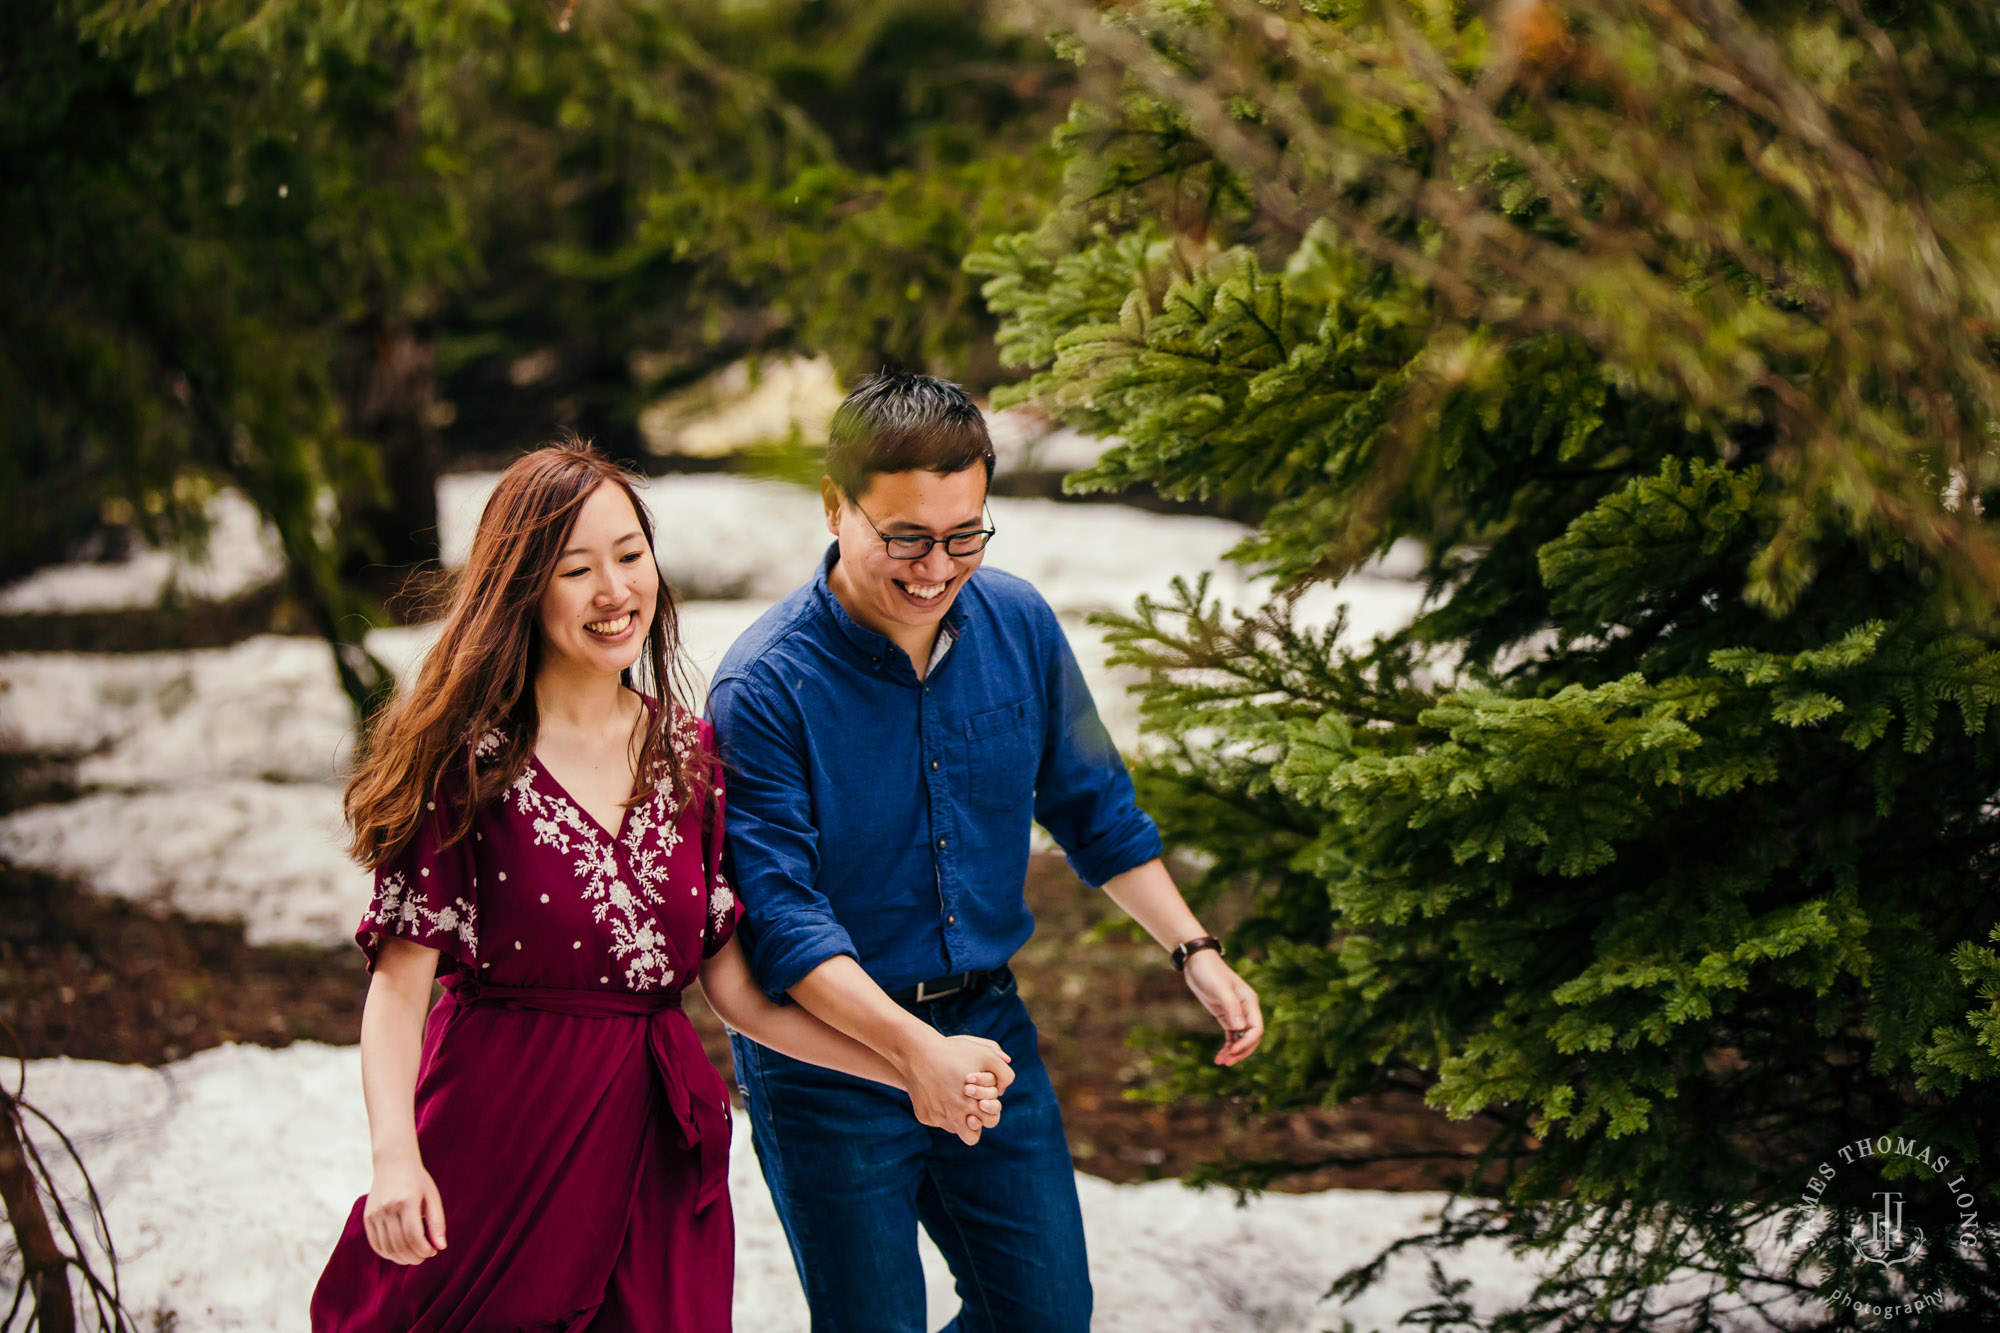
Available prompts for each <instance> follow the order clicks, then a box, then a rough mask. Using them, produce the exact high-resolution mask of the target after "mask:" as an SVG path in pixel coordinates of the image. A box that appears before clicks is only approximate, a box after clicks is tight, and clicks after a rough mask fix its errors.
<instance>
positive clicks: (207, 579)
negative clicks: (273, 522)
mask: <svg viewBox="0 0 2000 1333" xmlns="http://www.w3.org/2000/svg"><path fill="white" fill-rule="evenodd" d="M208 517H209V523H210V525H211V526H210V531H209V538H208V551H207V553H206V556H205V558H203V559H201V560H199V561H192V560H188V559H187V558H186V557H184V556H181V555H178V554H176V553H174V552H170V551H161V550H155V549H152V548H146V549H143V550H141V551H140V552H139V553H138V554H137V555H136V556H135V557H134V558H133V559H131V560H122V561H107V562H103V563H80V564H70V565H52V566H50V567H48V568H47V569H41V570H37V571H36V572H35V573H33V574H31V575H29V576H28V577H27V578H25V579H22V580H21V581H20V582H18V583H14V584H10V585H9V586H7V587H5V588H0V615H21V614H24V613H30V612H41V611H122V610H129V609H137V608H143V607H149V606H154V605H157V604H158V603H159V601H160V599H161V598H162V597H163V596H165V595H166V594H167V593H168V592H169V591H172V592H173V593H174V594H175V595H177V596H179V597H182V598H185V599H186V600H188V601H196V602H203V601H208V602H219V601H226V600H228V599H229V598H231V597H234V596H236V595H237V594H238V593H243V592H248V591H249V590H250V589H252V588H256V587H261V586H262V585H264V584H266V583H269V582H270V581H271V580H272V579H274V578H276V577H278V575H279V573H280V572H282V570H283V568H284V564H283V554H282V552H281V551H280V550H279V547H278V537H277V533H276V532H275V531H273V530H272V529H271V528H270V526H269V525H268V524H266V523H265V522H264V521H263V519H262V518H261V517H259V516H258V513H257V510H256V507H255V506H253V505H252V504H251V503H250V501H249V500H247V499H245V498H244V496H243V493H242V492H240V491H235V490H225V491H223V492H221V493H220V494H218V495H217V496H216V497H215V498H214V499H213V500H212V501H210V502H209V506H208Z"/></svg>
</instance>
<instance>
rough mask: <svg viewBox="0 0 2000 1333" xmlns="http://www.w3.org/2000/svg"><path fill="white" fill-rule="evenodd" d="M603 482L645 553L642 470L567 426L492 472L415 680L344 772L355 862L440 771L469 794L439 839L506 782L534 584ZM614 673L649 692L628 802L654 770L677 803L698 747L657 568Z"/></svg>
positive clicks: (378, 859)
mask: <svg viewBox="0 0 2000 1333" xmlns="http://www.w3.org/2000/svg"><path fill="white" fill-rule="evenodd" d="M606 482H609V483H611V484H612V485H615V486H617V487H619V488H620V489H622V490H623V491H624V492H625V494H626V497H627V498H628V499H630V500H631V501H632V509H633V512H634V513H636V514H637V515H638V516H639V527H640V529H641V530H642V531H643V532H644V533H645V537H646V549H647V551H648V552H649V553H650V552H651V551H652V549H653V519H652V515H650V514H649V513H647V511H646V506H645V505H643V504H641V503H639V496H638V494H637V491H636V487H638V486H642V485H644V484H645V483H644V479H643V478H640V477H639V476H637V475H636V474H634V473H631V472H628V471H626V470H625V469H624V468H622V467H620V466H618V465H617V464H616V463H613V462H611V461H610V460H609V459H607V458H605V457H604V455H602V454H600V453H599V452H597V450H596V449H594V448H592V447H591V446H590V444H588V443H587V442H585V441H583V440H579V439H575V438H570V439H567V440H564V441H562V442H560V443H556V444H549V445H544V446H543V447H541V448H539V449H536V450H535V451H534V452H533V453H530V454H527V455H524V456H523V457H521V458H518V459H516V460H515V461H514V464H513V466H512V467H509V468H508V469H507V470H506V472H504V473H502V474H501V477H500V481H499V484H498V485H496V486H495V487H494V488H493V494H492V495H491V496H489V497H488V498H487V501H486V508H485V510H484V511H483V512H482V513H481V514H480V516H479V531H478V532H477V533H476V534H475V535H474V537H473V539H472V556H471V558H470V559H469V560H467V561H466V565H465V569H464V571H463V572H462V573H461V574H460V575H459V577H458V580H457V583H456V586H455V587H454V588H453V590H452V592H451V595H450V601H449V603H448V604H447V607H446V610H445V613H444V626H443V629H442V631H441V632H440V633H439V635H438V640H437V642H436V644H434V645H433V646H432V647H431V650H430V652H429V654H428V655H426V656H425V658H424V662H423V665H422V667H421V668H419V670H418V672H417V678H416V683H415V684H414V685H412V686H411V687H410V688H409V689H406V690H404V691H402V692H401V693H399V694H398V695H397V696H396V698H395V699H393V700H392V701H391V702H390V703H389V705H388V707H387V708H385V709H384V710H383V711H382V713H381V714H380V716H379V717H378V718H377V719H376V721H375V724H374V726H373V727H372V728H370V729H369V732H368V734H367V735H366V736H364V737H363V739H362V744H361V755H360V758H359V760H358V762H357V763H356V764H355V769H354V776H353V777H351V778H350V779H348V783H347V794H346V809H347V823H348V828H349V829H350V830H351V832H352V839H351V841H350V843H349V845H348V853H349V854H350V855H351V856H353V857H354V859H355V860H357V861H359V862H361V863H362V864H363V865H364V866H367V867H369V868H371V869H372V868H374V867H375V866H378V865H380V864H382V862H384V861H386V860H388V859H389V858H390V857H392V856H394V855H395V854H396V853H397V852H398V851H400V850H402V848H403V846H404V845H405V844H406V843H408V842H409V840H410V838H411V837H412V836H414V834H415V833H416V830H417V826H418V825H419V823H421V822H422V818H423V815H424V811H425V804H426V802H427V801H431V800H434V799H436V796H437V793H438V791H439V790H440V788H441V786H442V785H443V784H444V782H445V780H446V778H447V775H448V774H450V775H452V776H453V777H454V779H455V780H454V781H453V782H452V783H451V785H452V786H453V788H454V789H455V790H456V791H457V792H460V793H469V794H470V799H465V800H461V801H459V802H457V804H458V805H459V807H460V808H459V809H458V810H457V811H456V819H455V827H454V829H453V830H452V832H451V834H450V836H449V839H448V841H450V842H456V841H457V840H459V839H460V838H463V837H464V836H465V835H466V834H467V833H468V832H469V831H470V830H471V828H472V818H473V812H474V809H475V807H477V806H478V805H479V804H481V803H482V802H484V801H487V800H490V799H492V798H493V797H495V796H497V795H499V794H500V793H501V792H503V791H505V790H506V789H507V787H508V786H509V785H510V784H511V783H512V782H513V781H514V780H515V779H516V778H518V777H520V775H521V771H522V770H523V769H525V768H526V767H527V766H528V759H529V757H530V756H531V755H532V754H534V751H535V736H536V733H537V731H538V730H539V727H540V718H539V716H538V714H537V713H536V711H535V691H534V688H533V683H534V679H535V672H536V669H537V667H538V666H539V664H540V661H541V654H542V635H541V630H540V627H539V624H538V611H539V609H540V605H541V599H542V592H543V590H544V589H545V588H546V587H547V586H548V582H549V580H550V579H551V578H552V577H554V575H555V570H556V564H557V562H558V560H559V559H560V557H561V555H562V551H563V548H564V546H565V545H566V544H567V543H568V541H569V537H570V533H571V532H572V530H573V529H574V528H575V527H576V516H577V512H578V511H579V510H581V509H582V508H583V503H584V501H585V500H586V499H588V498H589V497H590V495H591V493H592V492H594V491H595V490H596V489H597V488H598V487H599V486H600V485H603V484H604V483H606ZM635 674H636V675H637V676H638V677H639V679H637V680H635V679H634V676H635ZM622 679H623V680H624V683H625V684H626V685H627V686H629V687H631V688H632V689H634V690H637V691H639V692H640V693H642V694H645V693H650V694H652V695H653V697H654V698H656V699H658V700H659V706H658V707H656V708H653V709H651V710H650V711H649V713H648V716H647V718H646V721H645V724H644V725H645V728H646V731H645V736H644V740H643V743H642V745H641V747H640V751H639V790H638V791H637V792H636V793H635V794H634V796H633V797H632V801H631V802H628V804H631V803H635V802H637V801H640V800H642V799H644V798H646V797H648V796H650V795H652V794H653V792H654V790H655V789H656V788H657V786H658V784H659V779H660V777H661V775H662V773H663V772H664V774H665V776H666V778H667V781H668V782H669V783H670V784H671V789H672V792H673V796H674V800H675V803H676V804H679V803H681V802H683V801H685V800H686V799H687V796H688V793H689V792H690V791H692V790H694V789H695V785H696V784H695V781H694V773H695V771H696V769H697V766H698V765H699V763H700V762H701V760H702V756H700V755H699V754H697V753H695V749H696V747H693V746H690V745H688V744H687V740H686V737H687V735H688V733H689V732H690V731H691V730H692V726H691V719H692V718H693V716H694V710H693V708H692V707H691V706H690V702H689V700H690V697H691V694H690V691H689V689H688V684H687V681H688V677H687V672H686V669H685V664H684V662H683V660H682V656H681V637H680V617H679V615H678V613H677V612H676V610H675V607H674V598H673V592H672V590H671V589H670V588H668V586H667V582H666V579H665V578H664V577H663V578H662V579H661V580H660V595H659V598H658V606H657V610H656V611H655V612H654V614H653V624H652V628H651V629H650V630H649V631H648V632H647V635H646V650H645V652H644V654H643V655H642V656H641V657H640V659H639V661H638V662H637V663H635V664H634V666H633V667H632V668H629V669H628V670H626V672H625V673H624V675H623V677H622ZM677 725H678V727H679V730H680V734H681V744H680V745H679V746H678V747H677V746H675V745H674V743H673V740H674V732H675V729H676V726H677ZM475 750H476V751H477V753H475Z"/></svg>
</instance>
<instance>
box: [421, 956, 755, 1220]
mask: <svg viewBox="0 0 2000 1333" xmlns="http://www.w3.org/2000/svg"><path fill="white" fill-rule="evenodd" d="M446 989H447V991H448V992H449V993H450V994H451V995H452V997H453V998H454V999H456V1000H457V1002H458V1003H460V1004H470V1005H493V1006H497V1007H500V1008H506V1009H531V1010H536V1011H538V1012H541V1013H550V1014H567V1015H569V1016H571V1017H573V1018H643V1019H645V1020H646V1048H647V1050H649V1051H650V1052H651V1053H652V1056H653V1068H655V1069H657V1070H658V1071H659V1074H660V1082H661V1083H662V1084H664V1085H665V1087H666V1093H667V1106H668V1109H670V1110H671V1111H672V1112H673V1117H674V1123H675V1124H676V1125H678V1126H679V1127H680V1131H681V1140H682V1142H684V1143H685V1144H686V1145H687V1146H688V1147H690V1148H692V1149H694V1150H695V1153H696V1156H697V1161H698V1162H699V1165H700V1179H701V1186H700V1189H699V1190H698V1191H697V1193H696V1195H695V1211H696V1212H697V1213H699V1212H701V1211H703V1210H704V1209H706V1208H707V1207H708V1206H709V1205H710V1204H712V1203H714V1202H715V1201H716V1200H717V1199H719V1198H721V1197H722V1195H723V1194H724V1193H725V1192H726V1191H727V1190H728V1188H729V1133H730V1121H729V1090H728V1089H727V1088H726V1087H724V1086H723V1083H722V1076H721V1075H720V1074H718V1073H716V1072H715V1066H714V1065H712V1064H710V1063H709V1060H708V1052H706V1051H704V1050H703V1049H702V1047H701V1038H700V1037H698V1036H697V1035H695V1030H694V1024H692V1023H690V1022H689V1021H688V1016H687V1014H686V1013H685V1012H683V1011H682V1009H681V997H680V992H679V991H674V992H672V993H667V992H659V993H656V994H645V993H638V992H633V991H603V990H564V989H561V988H558V987H554V986H490V985H486V984H485V983H483V982H478V981H464V982H460V983H459V984H458V985H456V986H450V987H447V988H446Z"/></svg>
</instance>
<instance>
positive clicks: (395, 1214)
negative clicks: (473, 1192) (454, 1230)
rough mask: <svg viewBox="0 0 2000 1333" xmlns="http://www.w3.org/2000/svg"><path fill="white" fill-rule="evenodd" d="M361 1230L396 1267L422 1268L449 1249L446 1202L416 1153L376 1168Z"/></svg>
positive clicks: (382, 1162) (389, 1161) (391, 1158)
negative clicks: (423, 1264)
mask: <svg viewBox="0 0 2000 1333" xmlns="http://www.w3.org/2000/svg"><path fill="white" fill-rule="evenodd" d="M361 1225H362V1229H363V1230H365V1231H366V1232H367V1233H368V1243H369V1245H371V1246H372V1247H374V1250H375V1253H377V1254H379V1255H381V1256H382V1257H383V1258H384V1259H387V1260H388V1261H389V1262H390V1263H396V1264H420V1263H422V1262H423V1261H424V1260H426V1259H428V1258H430V1257H431V1256H432V1255H434V1254H436V1253H437V1252H438V1251H439V1250H442V1249H443V1248H444V1201H443V1200H442V1199H440V1198H439V1197H438V1188H437V1183H436V1182H435V1181H433V1180H432V1179H431V1173H430V1172H428V1171H426V1170H424V1164H423V1162H421V1161H420V1160H418V1158H417V1156H416V1154H415V1153H407V1154H398V1155H396V1156H394V1157H390V1158H388V1159H387V1160H378V1161H377V1162H376V1163H375V1180H374V1183H373V1184H371V1185H370V1186H369V1187H368V1202H367V1204H365V1205H364V1206H363V1208H362V1210H361Z"/></svg>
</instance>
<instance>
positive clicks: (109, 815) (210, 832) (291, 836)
mask: <svg viewBox="0 0 2000 1333" xmlns="http://www.w3.org/2000/svg"><path fill="white" fill-rule="evenodd" d="M341 831H342V820H341V809H340V789H339V788H338V787H336V786H334V785H332V784H331V783H287V782H246V781H222V782H201V783H185V784H178V785H176V786H173V787H171V788H161V789H156V790H147V791H137V792H125V791H100V792H93V793H91V794H89V795H87V796H84V797H81V798H79V799H78V800H74V801H65V802H61V803H59V804H52V805H36V806H30V807H28V808H27V809H25V810H17V811H15V812H14V813H13V814H11V815H9V816H7V818H6V819H4V820H0V856H3V857H6V858H7V859H8V860H10V861H12V862H14V863H15V864H16V865H22V866H30V867H34V868H37V869H42V870H47V871H50V872H51V873H56V874H61V875H65V876H71V877H74V878H76V879H78V880H80V881H82V882H83V883H86V884H88V885H90V886H91V888H92V889H94V890H96V891H98V892H100V893H113V894H117V895H118V896H119V897H121V898H132V899H137V900H139V901H142V902H147V903H153V904H157V905H159V906H161V907H164V908H170V909H172V910H175V911H180V912H184V913H186V914H188V915H189V916H195V917H203V918H207V919H210V920H238V921H242V922H243V923H244V926H245V932H246V934H247V936H248V938H249V941H250V943H252V944H281V943H306V944H323V945H339V944H342V943H345V942H348V941H351V940H352V939H353V938H354V926H355V923H356V922H358V921H359V920H360V919H361V913H362V912H363V911H364V910H365V909H366V908H367V906H368V893H369V878H368V875H367V874H366V872H364V871H362V870H361V869H360V868H359V867H357V866H355V865H354V863H353V862H351V861H349V860H348V859H347V857H346V855H345V854H344V853H343V852H342V851H341V843H340V838H341Z"/></svg>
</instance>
